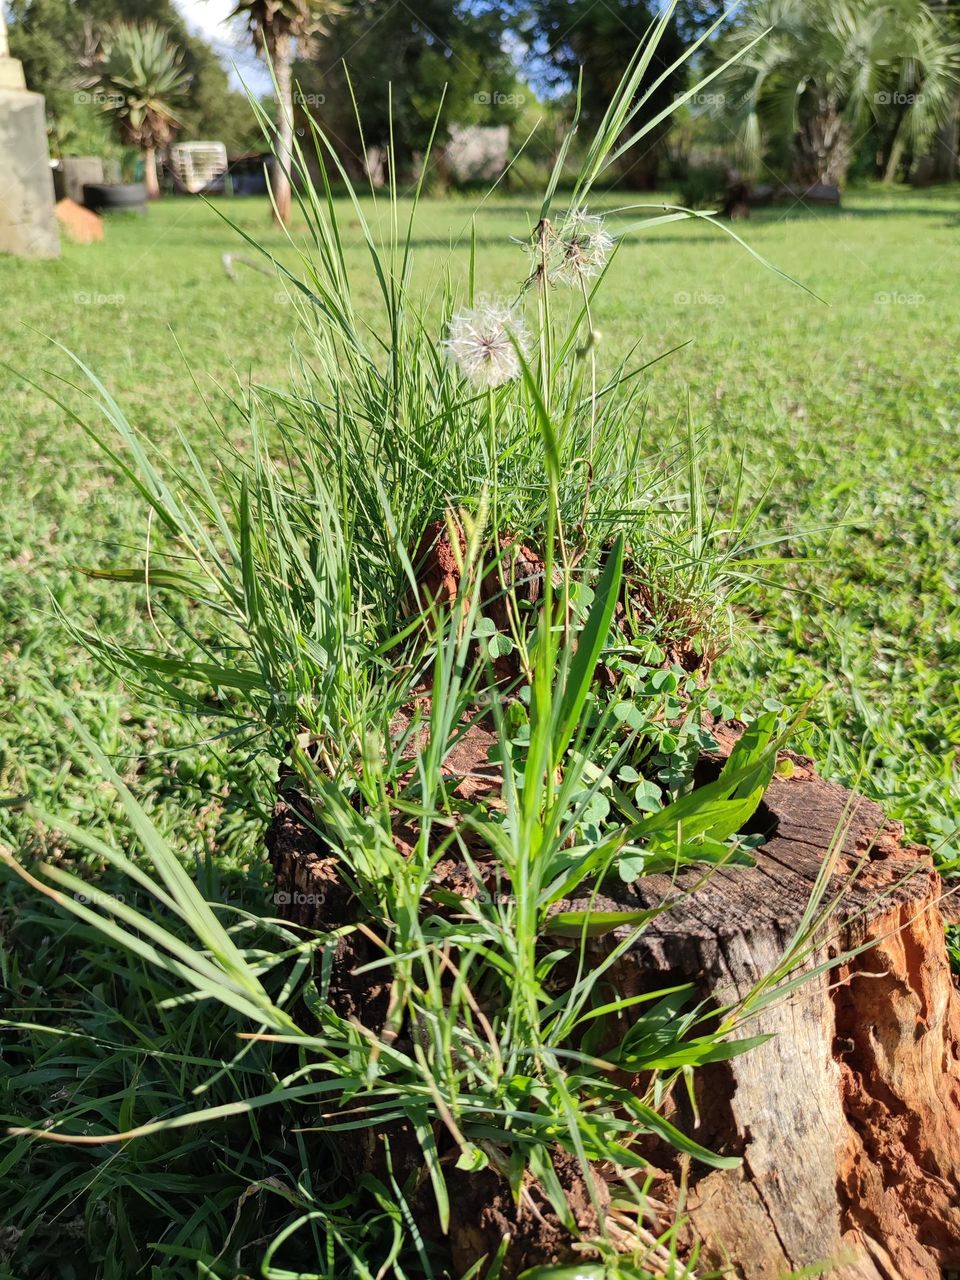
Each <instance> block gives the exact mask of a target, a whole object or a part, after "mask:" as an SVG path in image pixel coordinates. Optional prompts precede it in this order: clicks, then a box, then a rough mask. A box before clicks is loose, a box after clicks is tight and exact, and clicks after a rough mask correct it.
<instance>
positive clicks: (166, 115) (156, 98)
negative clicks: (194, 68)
mask: <svg viewBox="0 0 960 1280" xmlns="http://www.w3.org/2000/svg"><path fill="white" fill-rule="evenodd" d="M190 79H191V77H190V75H189V73H188V72H187V71H186V70H185V69H184V66H183V51H182V49H180V48H179V46H177V45H175V44H174V43H173V42H172V41H171V40H170V38H169V36H168V35H167V33H166V32H165V31H164V30H163V29H162V28H161V27H159V26H158V25H157V24H156V23H155V22H143V23H133V22H121V23H117V24H116V25H115V26H113V27H111V28H110V29H109V31H108V32H107V35H106V37H105V38H104V40H103V43H102V46H101V49H100V53H99V56H98V59H97V66H96V70H95V74H94V76H93V77H92V78H91V79H90V80H89V81H88V82H87V83H88V85H89V87H91V88H94V89H95V90H96V92H97V94H98V95H99V96H101V97H102V101H103V105H104V108H105V110H107V111H112V112H113V113H114V116H115V118H116V120H117V122H118V124H119V127H120V133H121V136H122V137H123V139H124V141H126V142H130V143H132V144H133V145H134V146H137V147H139V148H140V150H141V151H142V152H143V161H144V174H143V178H144V182H145V183H146V187H147V195H148V196H149V197H150V198H151V199H155V198H156V197H157V196H158V195H159V194H160V184H159V182H158V181H157V150H158V148H162V147H166V146H167V145H169V143H170V142H171V141H172V140H173V138H174V137H175V136H176V133H177V130H178V129H179V128H180V121H179V120H178V119H177V116H176V114H175V111H174V107H175V105H176V104H177V103H178V102H179V101H180V100H182V99H183V97H184V96H185V94H186V91H187V88H188V87H189V84H190Z"/></svg>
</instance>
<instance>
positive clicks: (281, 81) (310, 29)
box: [231, 0, 340, 225]
mask: <svg viewBox="0 0 960 1280" xmlns="http://www.w3.org/2000/svg"><path fill="white" fill-rule="evenodd" d="M339 11H340V7H339V5H337V4H335V3H333V2H332V0H320V2H319V3H310V0H237V3H236V8H235V9H234V10H233V13H232V15H231V16H232V17H235V18H242V19H243V21H244V22H245V23H246V25H247V27H248V28H249V30H250V34H251V35H252V36H253V43H254V47H255V48H256V50H257V52H258V53H259V54H260V55H261V56H262V57H264V58H265V59H266V60H267V61H268V62H269V63H270V65H271V66H272V68H273V75H274V78H275V82H276V88H277V134H276V148H275V154H276V164H275V166H274V179H273V196H274V201H275V204H276V217H277V220H278V221H279V222H280V223H281V225H286V223H287V222H289V220H290V195H291V193H290V162H291V158H292V154H293V60H294V55H295V53H297V52H299V54H300V56H304V55H305V54H306V53H307V49H306V47H305V46H306V45H307V44H308V42H309V41H310V39H311V37H313V36H315V35H317V34H318V33H319V32H320V31H321V29H322V27H323V24H324V22H325V21H326V19H327V18H329V17H332V16H333V15H334V14H335V13H338V12H339ZM298 45H299V46H300V48H299V50H298V49H297V46H298Z"/></svg>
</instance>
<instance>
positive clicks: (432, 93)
mask: <svg viewBox="0 0 960 1280" xmlns="http://www.w3.org/2000/svg"><path fill="white" fill-rule="evenodd" d="M505 23H506V12H505V10H504V8H503V7H502V6H500V5H496V4H494V5H484V6H479V7H478V6H476V5H471V4H465V3H449V0H426V3H424V4H418V5H417V8H416V12H414V11H413V10H412V9H410V8H408V7H406V6H404V5H395V6H393V7H389V8H387V9H383V7H382V6H381V5H380V4H379V3H377V2H376V0H358V2H357V3H354V4H351V5H350V6H349V7H348V8H346V9H345V11H344V13H343V14H342V15H341V16H340V17H338V18H336V19H335V20H334V21H333V23H332V24H331V28H330V32H329V34H328V36H327V37H326V38H325V40H324V41H323V46H322V49H321V50H319V51H318V54H317V56H316V57H314V58H313V59H312V60H305V59H301V60H300V61H299V62H298V65H297V69H296V78H297V83H298V86H299V89H300V94H301V98H302V102H303V105H304V106H305V108H306V112H304V111H303V110H301V115H303V116H304V118H305V115H306V113H307V112H308V113H309V114H311V115H313V116H315V117H316V118H317V120H318V121H319V122H320V123H321V124H322V126H323V127H324V129H325V130H327V131H328V132H329V134H330V135H331V137H333V138H334V139H335V140H336V145H337V148H338V157H339V159H340V161H341V163H343V164H344V165H345V166H346V167H347V168H348V171H349V172H350V173H351V174H352V175H353V176H354V177H355V178H362V177H363V157H364V155H365V146H366V147H378V148H381V149H385V148H386V147H387V146H389V145H390V144H391V141H392V144H393V147H394V150H395V152H396V154H397V156H398V163H399V164H400V166H401V170H402V171H403V172H404V173H406V174H409V171H410V169H411V163H412V157H413V155H414V153H417V152H419V153H422V152H423V151H425V150H426V148H427V146H428V144H429V142H430V138H431V136H432V133H433V129H434V124H435V121H436V115H437V103H438V102H439V101H440V100H441V98H443V101H444V107H443V114H442V118H441V123H440V128H441V134H443V133H445V131H446V129H447V126H448V124H450V123H453V124H460V125H471V124H489V125H496V124H509V123H511V122H512V121H513V120H514V119H515V118H516V116H517V115H518V112H519V110H520V108H521V107H522V106H523V104H524V103H525V102H531V103H532V95H531V93H530V91H529V89H527V88H526V86H524V85H523V84H522V82H521V81H520V79H519V77H518V73H517V70H516V68H515V66H514V63H513V60H512V59H511V57H510V55H509V54H508V53H507V51H506V50H505V48H504V34H505ZM344 60H345V62H346V67H347V69H348V71H349V75H347V72H346V71H345V69H344V65H343V63H344ZM355 100H356V101H357V102H360V103H362V106H363V110H362V116H363V130H362V138H361V131H360V126H359V124H358V121H357V117H356V113H355V110H354V101H355ZM391 129H392V136H391ZM538 176H539V178H540V180H541V181H542V174H541V175H538Z"/></svg>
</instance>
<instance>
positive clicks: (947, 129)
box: [931, 94, 960, 182]
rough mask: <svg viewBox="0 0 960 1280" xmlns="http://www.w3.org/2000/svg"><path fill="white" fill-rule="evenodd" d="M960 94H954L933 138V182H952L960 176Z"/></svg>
mask: <svg viewBox="0 0 960 1280" xmlns="http://www.w3.org/2000/svg"><path fill="white" fill-rule="evenodd" d="M958 152H960V94H957V95H955V96H954V99H953V102H952V103H951V106H950V113H949V115H948V117H947V119H946V120H945V121H944V123H943V124H942V125H941V126H940V128H939V129H938V130H937V132H936V136H935V137H934V140H933V157H932V158H933V167H932V175H931V176H932V178H933V180H934V181H935V182H953V181H954V180H955V179H956V178H957V177H958V176H960V161H958V159H957V155H958Z"/></svg>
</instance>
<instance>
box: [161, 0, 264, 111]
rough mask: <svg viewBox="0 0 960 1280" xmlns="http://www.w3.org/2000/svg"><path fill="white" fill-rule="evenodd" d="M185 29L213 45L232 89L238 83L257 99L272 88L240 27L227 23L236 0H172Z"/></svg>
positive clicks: (236, 86)
mask: <svg viewBox="0 0 960 1280" xmlns="http://www.w3.org/2000/svg"><path fill="white" fill-rule="evenodd" d="M174 4H175V5H176V6H177V8H178V9H179V10H180V12H181V13H182V14H183V17H184V19H185V20H186V23H187V26H188V27H189V28H190V31H191V32H192V33H193V34H195V35H200V36H203V38H204V39H205V40H206V41H207V43H208V44H211V45H213V47H214V49H215V50H216V51H217V53H218V54H219V56H220V61H221V62H222V63H223V65H224V66H225V67H226V68H227V70H228V71H229V72H230V83H231V85H232V86H233V87H234V88H235V89H239V88H240V87H241V82H242V83H243V84H244V85H246V87H247V88H248V89H250V90H251V91H252V92H253V93H255V94H256V95H257V96H258V97H259V96H260V94H263V93H268V92H269V91H270V89H271V84H270V76H269V75H268V73H267V70H266V68H265V67H264V65H263V63H262V62H261V61H260V59H259V58H258V57H257V56H256V54H255V53H254V52H253V48H252V46H251V44H250V39H249V37H248V36H247V35H246V34H245V33H244V31H243V27H242V26H238V25H237V24H236V23H231V22H230V21H229V15H230V13H231V11H232V10H233V8H234V5H235V0H174Z"/></svg>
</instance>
